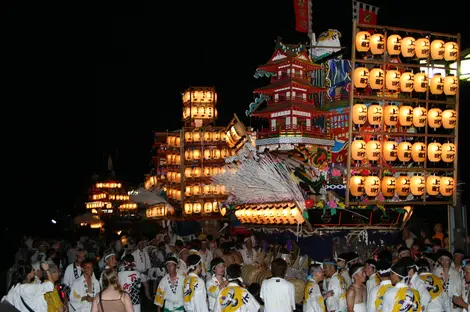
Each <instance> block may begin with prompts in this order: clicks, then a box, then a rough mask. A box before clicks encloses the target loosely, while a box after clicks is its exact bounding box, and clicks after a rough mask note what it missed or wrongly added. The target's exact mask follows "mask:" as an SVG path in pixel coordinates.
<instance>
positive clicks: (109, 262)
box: [100, 250, 117, 290]
mask: <svg viewBox="0 0 470 312" xmlns="http://www.w3.org/2000/svg"><path fill="white" fill-rule="evenodd" d="M103 261H104V268H103V271H102V272H101V275H100V285H101V289H103V290H104V289H105V288H106V287H107V285H103V273H104V271H105V270H107V269H109V268H113V269H116V268H117V258H116V254H115V253H114V251H112V250H110V251H108V252H106V253H105V254H104V256H103Z"/></svg>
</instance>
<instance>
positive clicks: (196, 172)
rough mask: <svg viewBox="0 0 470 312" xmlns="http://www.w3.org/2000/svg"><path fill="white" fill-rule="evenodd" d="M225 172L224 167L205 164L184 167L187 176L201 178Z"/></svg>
mask: <svg viewBox="0 0 470 312" xmlns="http://www.w3.org/2000/svg"><path fill="white" fill-rule="evenodd" d="M224 172H225V168H224V167H211V166H204V167H203V168H201V167H193V168H191V167H187V168H186V169H184V176H185V178H200V177H212V176H215V175H218V174H223V173H224Z"/></svg>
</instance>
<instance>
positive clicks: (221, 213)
mask: <svg viewBox="0 0 470 312" xmlns="http://www.w3.org/2000/svg"><path fill="white" fill-rule="evenodd" d="M226 214H227V208H226V207H225V206H224V207H222V208H221V209H220V215H221V216H222V217H225V215H226Z"/></svg>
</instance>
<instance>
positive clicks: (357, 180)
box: [349, 176, 365, 196]
mask: <svg viewBox="0 0 470 312" xmlns="http://www.w3.org/2000/svg"><path fill="white" fill-rule="evenodd" d="M364 183H365V178H364V177H362V176H352V177H351V179H349V192H350V193H351V195H352V196H362V194H364Z"/></svg>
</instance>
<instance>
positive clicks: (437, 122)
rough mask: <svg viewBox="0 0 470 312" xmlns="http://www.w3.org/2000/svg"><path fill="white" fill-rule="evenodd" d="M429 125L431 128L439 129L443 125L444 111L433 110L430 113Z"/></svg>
mask: <svg viewBox="0 0 470 312" xmlns="http://www.w3.org/2000/svg"><path fill="white" fill-rule="evenodd" d="M428 125H429V127H431V128H439V127H440V126H441V125H442V110H441V109H440V108H431V109H430V110H429V111H428Z"/></svg>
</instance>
